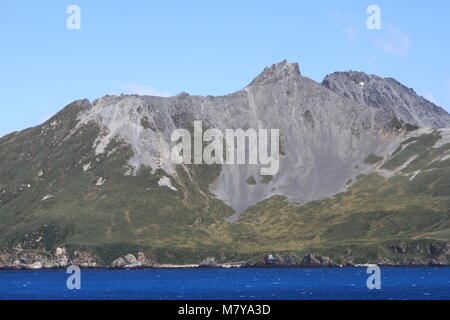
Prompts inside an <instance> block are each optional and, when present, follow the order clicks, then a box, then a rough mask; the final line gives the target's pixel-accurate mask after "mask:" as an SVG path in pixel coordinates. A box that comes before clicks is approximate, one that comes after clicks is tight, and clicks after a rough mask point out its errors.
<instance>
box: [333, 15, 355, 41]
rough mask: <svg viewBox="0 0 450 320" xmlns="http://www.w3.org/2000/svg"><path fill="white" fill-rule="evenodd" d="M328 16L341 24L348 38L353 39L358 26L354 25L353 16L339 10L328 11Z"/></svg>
mask: <svg viewBox="0 0 450 320" xmlns="http://www.w3.org/2000/svg"><path fill="white" fill-rule="evenodd" d="M328 18H329V19H330V20H331V21H333V22H335V23H336V24H339V25H341V27H344V28H343V31H344V33H345V35H346V36H347V39H348V40H351V41H353V40H355V38H356V36H357V34H358V27H357V26H355V25H354V23H355V18H354V17H353V16H351V15H349V14H344V13H341V12H328Z"/></svg>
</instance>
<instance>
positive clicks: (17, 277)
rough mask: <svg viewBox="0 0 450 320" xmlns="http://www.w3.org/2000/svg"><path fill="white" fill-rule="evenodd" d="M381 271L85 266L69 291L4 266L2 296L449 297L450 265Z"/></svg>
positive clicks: (51, 278)
mask: <svg viewBox="0 0 450 320" xmlns="http://www.w3.org/2000/svg"><path fill="white" fill-rule="evenodd" d="M381 275H382V276H381V279H382V283H381V290H368V289H367V285H366V281H367V278H368V277H369V276H370V275H369V274H367V273H366V268H330V269H153V270H82V272H81V290H75V291H71V290H68V289H67V286H66V281H67V278H68V277H69V276H70V275H68V274H66V272H65V271H64V270H55V271H0V299H21V300H22V299H43V300H47V299H52V300H53V299H58V300H61V299H63V300H72V299H82V300H84V299H93V300H95V299H102V300H104V299H106V300H108V299H121V300H127V299H138V300H143V299H149V300H160V299H163V300H179V299H181V300H184V299H190V300H206V299H214V300H215V299H217V300H223V299H232V300H241V299H243V300H253V299H264V300H276V299H288V300H304V299H320V300H322V299H325V300H328V299H357V300H360V299H376V300H379V299H383V300H388V299H395V300H399V299H446V300H448V299H450V268H388V267H386V268H381Z"/></svg>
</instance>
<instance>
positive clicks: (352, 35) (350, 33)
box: [345, 27, 358, 40]
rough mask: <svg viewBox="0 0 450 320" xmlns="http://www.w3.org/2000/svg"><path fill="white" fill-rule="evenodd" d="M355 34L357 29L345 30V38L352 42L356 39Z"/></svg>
mask: <svg viewBox="0 0 450 320" xmlns="http://www.w3.org/2000/svg"><path fill="white" fill-rule="evenodd" d="M357 33H358V28H357V27H348V28H346V29H345V34H346V35H347V38H348V39H349V40H354V39H355V38H356V35H357Z"/></svg>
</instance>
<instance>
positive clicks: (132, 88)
mask: <svg viewBox="0 0 450 320" xmlns="http://www.w3.org/2000/svg"><path fill="white" fill-rule="evenodd" d="M119 87H120V89H122V90H124V93H127V94H138V95H142V96H157V97H169V96H170V94H169V93H167V92H161V91H158V90H155V89H153V88H150V87H146V86H143V85H140V84H138V83H135V82H128V83H125V84H122V85H120V86H119Z"/></svg>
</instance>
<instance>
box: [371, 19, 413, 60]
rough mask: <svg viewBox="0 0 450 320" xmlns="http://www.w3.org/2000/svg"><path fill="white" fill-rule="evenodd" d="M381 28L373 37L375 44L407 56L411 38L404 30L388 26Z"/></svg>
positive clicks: (396, 53) (389, 51)
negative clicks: (380, 31) (379, 32)
mask: <svg viewBox="0 0 450 320" xmlns="http://www.w3.org/2000/svg"><path fill="white" fill-rule="evenodd" d="M382 30H383V31H382V33H381V34H378V35H376V36H375V38H374V42H375V44H376V45H377V46H378V47H379V48H380V49H382V50H383V51H386V52H388V53H392V54H395V55H398V56H407V55H408V54H409V52H410V49H411V40H410V38H409V36H408V35H407V34H406V33H405V32H403V31H401V30H399V29H397V28H394V27H390V26H388V27H386V28H384V29H382Z"/></svg>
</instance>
